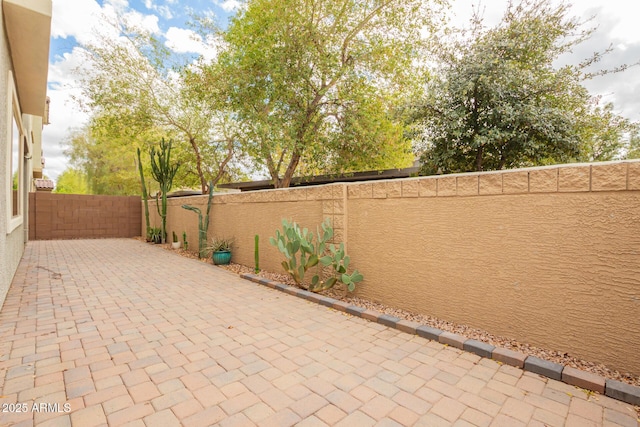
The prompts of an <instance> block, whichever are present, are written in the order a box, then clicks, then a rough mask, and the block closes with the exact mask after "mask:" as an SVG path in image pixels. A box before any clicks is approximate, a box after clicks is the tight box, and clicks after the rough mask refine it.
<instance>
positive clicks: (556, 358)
mask: <svg viewBox="0 0 640 427" xmlns="http://www.w3.org/2000/svg"><path fill="white" fill-rule="evenodd" d="M138 240H141V241H144V239H141V238H138ZM162 246H163V248H164V249H167V250H171V251H174V252H176V253H177V254H179V255H182V256H185V257H188V258H193V259H198V256H197V255H196V254H194V253H192V252H189V251H185V250H184V249H172V248H171V245H170V244H166V245H162ZM200 261H202V262H206V263H211V259H210V258H203V259H201V260H200ZM219 267H221V268H224V269H226V270H229V271H231V272H233V273H236V274H241V273H250V274H254V270H253V268H251V267H247V266H244V265H240V264H230V265H225V266H219ZM258 275H259V276H260V277H264V278H267V279H270V280H274V281H278V282H280V283H284V284H287V285H291V286H297V285H296V283H295V282H294V281H293V279H292V278H291V276H289V275H288V274H283V273H273V272H269V271H264V270H261V271H260V273H259V274H258ZM322 294H324V295H326V296H329V297H332V298H335V299H337V300H340V301H344V302H347V303H349V304H353V305H356V306H358V307H363V308H366V309H370V310H375V311H377V312H379V313H384V314H389V315H392V316H395V317H398V318H401V319H405V320H409V321H412V322H416V323H420V324H422V325H427V326H431V327H433V328H438V329H441V330H443V331H448V332H452V333H455V334H459V335H463V336H465V337H467V338H471V339H475V340H478V341H482V342H485V343H488V344H491V345H494V346H496V347H502V348H508V349H511V350H514V351H519V352H521V353H524V354H526V355H529V356H535V357H539V358H541V359H544V360H548V361H551V362H555V363H560V364H563V365H566V366H571V367H574V368H577V369H581V370H583V371H587V372H592V373H594V374H597V375H600V376H602V377H604V378H609V379H613V380H617V381H622V382H625V383H627V384H631V385H634V386H638V387H640V376H638V375H632V374H630V373H623V372H620V371H617V370H615V369H612V368H609V367H607V366H606V365H604V364H602V363H595V362H590V361H587V360H583V359H579V358H577V357H574V356H572V355H570V354H569V353H565V352H562V351H557V350H549V349H544V348H541V347H536V346H532V345H529V344H527V343H521V342H519V341H516V340H515V339H513V338H508V337H502V336H497V335H493V334H491V333H489V332H487V331H484V330H482V329H477V328H473V327H471V326H467V325H461V324H456V323H453V322H449V321H446V320H442V319H438V318H435V317H432V316H428V315H425V314H419V313H412V312H409V311H406V310H402V309H399V308H394V307H389V306H386V305H384V304H381V303H376V302H373V301H369V300H367V299H364V298H360V297H356V296H349V295H345V292H341V291H339V290H334V289H330V290H328V291H325V292H322ZM636 411H637V414H638V418H639V419H640V407H636Z"/></svg>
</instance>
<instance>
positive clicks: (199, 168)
mask: <svg viewBox="0 0 640 427" xmlns="http://www.w3.org/2000/svg"><path fill="white" fill-rule="evenodd" d="M189 144H191V148H193V152H194V154H195V155H196V170H197V171H198V178H199V179H200V187H201V188H202V194H206V192H207V190H208V188H207V180H206V178H205V177H204V174H203V173H202V156H201V155H200V149H199V148H198V144H196V139H195V138H194V137H192V136H190V137H189Z"/></svg>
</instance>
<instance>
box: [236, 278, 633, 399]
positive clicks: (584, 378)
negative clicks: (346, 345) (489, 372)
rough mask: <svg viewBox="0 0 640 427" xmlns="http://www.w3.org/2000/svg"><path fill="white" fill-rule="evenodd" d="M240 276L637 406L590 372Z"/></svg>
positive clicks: (620, 385)
mask: <svg viewBox="0 0 640 427" xmlns="http://www.w3.org/2000/svg"><path fill="white" fill-rule="evenodd" d="M240 277H241V278H243V279H246V280H250V281H251V282H254V283H257V284H260V285H264V286H267V287H269V288H272V289H276V290H279V291H281V292H284V293H287V294H289V295H293V296H297V297H299V298H303V299H306V300H307V301H311V302H315V303H317V304H320V305H323V306H326V307H329V308H333V309H335V310H338V311H342V312H345V313H348V314H351V315H353V316H356V317H361V318H363V319H367V320H369V321H372V322H376V323H380V324H381V325H385V326H388V327H390V328H394V329H398V330H399V331H402V332H406V333H409V334H414V335H418V336H420V337H423V338H426V339H429V340H432V341H437V342H440V343H442V344H447V345H449V346H451V347H455V348H459V349H460V350H463V351H467V352H470V353H474V354H476V355H478V356H481V357H485V358H487V359H493V360H495V361H497V362H500V363H504V364H506V365H511V366H515V367H517V368H520V369H524V370H525V371H529V372H533V373H536V374H539V375H542V376H545V377H547V378H551V379H554V380H558V381H562V382H564V383H566V384H569V385H573V386H576V387H580V388H583V389H586V390H591V391H595V392H598V393H600V394H603V395H605V396H608V397H610V398H612V399H616V400H620V401H622V402H625V403H629V404H631V405H636V406H640V387H636V386H632V385H630V384H627V383H624V382H621V381H616V380H611V379H607V378H604V377H602V376H600V375H597V374H593V373H591V372H586V371H582V370H580V369H576V368H573V367H571V366H567V365H563V364H560V363H555V362H550V361H548V360H544V359H540V358H538V357H535V356H528V355H526V354H524V353H520V352H517V351H513V350H510V349H507V348H501V347H495V346H493V345H490V344H487V343H484V342H481V341H478V340H474V339H469V338H467V337H464V336H462V335H458V334H454V333H451V332H446V331H443V330H440V329H437V328H433V327H430V326H426V325H422V324H419V323H416V322H411V321H408V320H404V319H400V318H398V317H395V316H391V315H389V314H383V313H378V312H377V311H374V310H368V309H365V308H362V307H358V306H355V305H351V304H348V303H345V302H343V301H339V300H337V299H335V298H330V297H326V296H323V295H320V294H316V293H313V292H309V291H306V290H304V289H300V288H297V287H295V286H289V285H286V284H283V283H280V282H277V281H274V280H269V279H266V278H264V277H260V276H257V275H255V274H249V273H241V274H240Z"/></svg>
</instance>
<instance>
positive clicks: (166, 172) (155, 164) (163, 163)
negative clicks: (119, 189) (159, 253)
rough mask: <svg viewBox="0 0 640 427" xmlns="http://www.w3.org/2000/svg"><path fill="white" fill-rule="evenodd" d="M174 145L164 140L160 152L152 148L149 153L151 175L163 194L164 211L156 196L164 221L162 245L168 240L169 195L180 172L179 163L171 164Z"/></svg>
mask: <svg viewBox="0 0 640 427" xmlns="http://www.w3.org/2000/svg"><path fill="white" fill-rule="evenodd" d="M172 144H173V142H172V141H169V142H168V143H166V142H165V140H164V138H162V141H161V142H160V151H156V149H155V147H151V151H150V152H149V154H150V156H151V175H152V176H153V179H155V180H156V181H157V182H158V184H159V185H160V192H161V193H162V210H160V204H159V203H158V195H157V194H156V207H157V208H158V215H160V218H161V219H162V243H165V241H166V238H167V193H168V192H169V191H170V190H171V187H172V186H173V178H174V177H175V176H176V172H178V167H180V165H179V164H178V163H176V164H175V165H172V164H171V145H172ZM156 158H157V159H156Z"/></svg>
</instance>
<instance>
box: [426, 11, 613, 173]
mask: <svg viewBox="0 0 640 427" xmlns="http://www.w3.org/2000/svg"><path fill="white" fill-rule="evenodd" d="M569 7H570V6H569V5H567V4H564V3H561V4H559V5H557V6H556V5H552V4H551V2H550V1H549V0H524V1H522V2H520V3H519V4H517V5H514V4H513V3H510V4H509V6H508V8H507V11H506V12H505V14H504V16H503V18H502V21H501V23H500V24H498V25H497V26H496V27H494V28H491V29H486V28H485V27H484V26H483V22H482V19H481V18H480V17H479V16H478V15H477V13H476V14H475V16H474V18H473V19H472V22H471V27H470V29H469V30H467V32H466V33H462V37H452V38H449V39H447V41H444V42H442V43H441V44H440V45H439V47H438V53H439V59H440V60H441V66H440V70H439V71H440V73H438V75H437V77H435V78H434V79H432V80H431V81H429V82H428V95H427V99H426V100H425V102H424V104H423V105H422V106H421V107H418V108H417V110H416V118H417V122H418V123H419V124H420V125H421V126H423V128H422V130H423V131H424V133H423V136H424V141H423V142H424V145H423V148H424V154H423V155H422V161H423V165H424V166H423V173H436V172H444V173H450V172H465V171H482V170H496V169H503V168H513V167H522V166H530V165H538V164H549V163H556V162H568V161H574V160H580V159H589V160H599V159H604V158H611V157H612V156H614V153H615V152H616V150H617V148H616V147H617V146H619V145H618V144H619V136H620V135H619V134H618V133H616V132H617V130H619V129H621V127H620V125H621V124H622V123H621V122H620V121H619V118H618V117H617V116H615V115H614V114H613V113H612V110H611V108H610V107H605V108H604V109H597V108H596V109H594V108H593V107H592V106H591V102H590V101H591V97H590V95H589V93H588V91H587V90H586V89H585V88H584V86H583V85H582V82H583V81H584V80H585V79H586V78H589V77H593V76H594V74H590V73H588V72H587V71H586V69H587V67H589V66H591V65H593V64H595V63H596V62H597V61H598V60H600V59H601V57H602V55H603V53H596V54H594V55H593V56H592V57H590V58H587V59H585V60H584V61H583V62H582V63H580V64H579V65H566V66H562V67H556V66H555V61H556V60H557V59H558V58H559V57H560V56H561V55H562V54H564V53H567V52H569V51H570V50H571V49H572V48H573V47H575V46H576V45H578V44H580V43H582V42H583V41H585V40H586V39H588V38H589V37H590V35H591V33H592V30H591V29H584V23H581V22H579V21H578V20H576V19H574V18H570V17H569ZM623 68H624V67H622V68H621V69H623ZM603 73H604V72H603ZM605 128H606V129H610V130H612V132H611V133H609V134H607V135H605V134H604V133H603V132H604V131H603V130H604V129H605ZM599 129H600V130H599ZM601 138H604V139H601Z"/></svg>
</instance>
